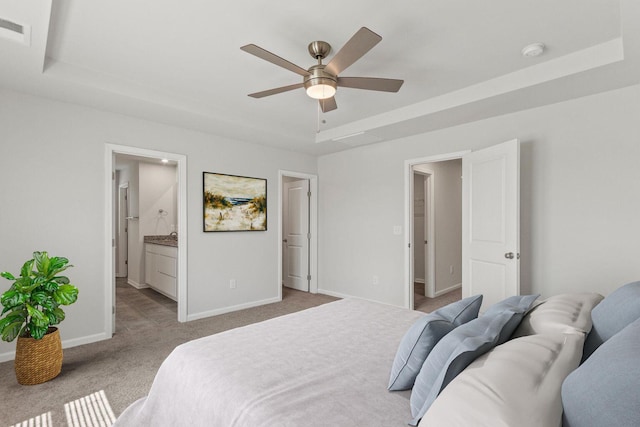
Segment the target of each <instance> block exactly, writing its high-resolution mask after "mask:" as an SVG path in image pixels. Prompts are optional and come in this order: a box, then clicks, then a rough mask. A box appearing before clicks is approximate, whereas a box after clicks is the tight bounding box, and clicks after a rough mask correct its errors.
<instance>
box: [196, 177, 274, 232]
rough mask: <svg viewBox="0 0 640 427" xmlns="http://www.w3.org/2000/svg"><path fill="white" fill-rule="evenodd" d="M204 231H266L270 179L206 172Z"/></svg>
mask: <svg viewBox="0 0 640 427" xmlns="http://www.w3.org/2000/svg"><path fill="white" fill-rule="evenodd" d="M202 182H203V190H204V191H203V193H204V198H203V203H202V204H203V207H204V231H265V230H266V229H267V180H266V179H262V178H249V177H246V176H236V175H225V174H221V173H212V172H203V173H202Z"/></svg>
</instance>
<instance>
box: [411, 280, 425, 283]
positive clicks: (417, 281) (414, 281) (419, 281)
mask: <svg viewBox="0 0 640 427" xmlns="http://www.w3.org/2000/svg"><path fill="white" fill-rule="evenodd" d="M413 283H424V279H413Z"/></svg>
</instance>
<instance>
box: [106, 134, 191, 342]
mask: <svg viewBox="0 0 640 427" xmlns="http://www.w3.org/2000/svg"><path fill="white" fill-rule="evenodd" d="M106 151H107V153H106V163H107V171H108V172H110V173H109V174H108V176H107V178H108V190H107V191H106V192H107V200H108V201H107V206H108V209H107V212H109V215H108V219H107V224H108V226H107V227H106V228H107V230H108V231H107V233H106V234H107V236H105V237H107V238H106V239H105V244H108V245H109V250H108V251H107V254H108V255H107V257H108V260H107V263H106V264H107V265H109V266H110V268H109V269H108V271H107V273H106V277H105V312H106V318H107V322H106V324H107V325H109V326H110V329H111V335H113V333H114V332H115V329H116V322H115V320H116V318H117V316H118V311H117V307H116V301H117V298H116V291H117V287H118V286H120V289H119V290H120V291H122V290H123V288H122V287H123V286H126V287H127V288H131V289H133V288H137V289H138V290H140V291H142V293H143V294H145V293H146V294H149V296H150V297H151V300H163V301H164V300H166V302H167V304H163V305H166V306H167V307H170V306H171V305H173V313H174V314H173V315H172V317H173V319H174V321H175V319H176V318H177V320H178V321H180V322H184V321H186V298H187V287H186V277H187V274H186V273H187V272H186V265H187V263H186V260H187V257H186V256H187V254H186V247H187V246H186V239H187V233H186V231H187V230H186V197H185V195H186V156H184V155H181V154H174V153H166V152H157V151H152V150H145V149H140V148H135V147H125V146H117V145H111V144H107V147H106ZM105 187H107V186H105ZM124 189H126V191H125V190H124ZM125 193H126V195H125ZM122 203H125V206H122ZM125 236H126V237H125ZM149 238H151V239H159V240H155V241H154V243H153V244H151V245H149V244H147V243H146V242H148V241H149V240H148V239H149ZM125 239H126V240H125ZM125 243H126V244H125ZM156 246H157V247H158V250H157V251H151V252H152V253H147V252H149V251H148V250H147V249H148V248H147V247H150V248H155V247H156ZM150 257H151V258H150ZM154 257H157V258H158V260H156V258H154ZM156 261H157V262H156ZM125 266H126V268H125ZM151 267H152V268H151ZM156 270H158V272H157V273H158V274H157V275H156V276H157V277H158V278H159V279H160V281H159V282H158V283H157V284H156V282H154V281H151V280H150V278H151V277H152V276H153V275H154V274H156ZM125 272H126V275H125ZM147 276H148V277H147ZM116 278H117V279H116ZM168 280H173V281H174V282H173V287H171V283H169V284H168ZM148 287H151V288H152V289H154V290H152V289H147V288H148ZM150 293H152V294H150ZM172 300H173V301H172ZM176 305H177V307H176ZM123 308H124V307H123ZM165 317H166V316H165Z"/></svg>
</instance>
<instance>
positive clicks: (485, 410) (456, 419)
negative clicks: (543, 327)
mask: <svg viewBox="0 0 640 427" xmlns="http://www.w3.org/2000/svg"><path fill="white" fill-rule="evenodd" d="M584 338H585V337H584V334H575V333H569V334H563V333H559V332H554V333H548V334H537V335H530V336H525V337H521V338H516V339H512V340H510V341H508V342H506V343H504V344H503V345H500V346H498V347H496V348H494V349H493V350H491V351H489V352H488V353H485V354H484V355H482V356H480V357H479V358H477V359H476V360H475V361H474V362H473V363H472V364H470V365H469V366H468V367H467V368H466V369H465V370H464V371H463V372H461V373H460V375H458V376H457V377H456V378H455V379H454V380H453V381H451V383H450V384H449V385H448V386H447V388H445V389H444V390H443V391H442V393H440V396H438V398H437V399H436V400H435V402H433V405H431V407H430V408H429V410H428V411H427V413H426V414H425V415H424V417H423V418H422V421H420V426H426V427H433V426H446V427H467V426H470V425H473V426H474V427H511V426H518V427H534V426H535V427H540V426H545V427H548V426H557V427H559V426H560V425H561V423H562V401H561V400H560V390H561V387H562V381H563V380H564V379H565V378H566V377H567V375H569V373H571V371H573V370H574V369H576V368H577V367H578V364H579V363H580V356H582V346H583V344H584Z"/></svg>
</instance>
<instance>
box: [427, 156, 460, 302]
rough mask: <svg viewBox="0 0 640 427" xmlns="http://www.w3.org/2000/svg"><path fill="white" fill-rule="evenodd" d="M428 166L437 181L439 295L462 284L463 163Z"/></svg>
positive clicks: (430, 164)
mask: <svg viewBox="0 0 640 427" xmlns="http://www.w3.org/2000/svg"><path fill="white" fill-rule="evenodd" d="M427 167H428V168H429V169H431V170H432V171H433V179H434V189H433V193H434V202H435V213H434V216H435V218H434V221H435V227H434V228H435V230H434V231H435V238H434V240H435V255H436V256H435V264H436V265H435V267H436V268H435V273H436V274H435V276H436V283H435V292H436V295H441V294H442V293H446V292H447V291H450V290H451V289H452V288H455V287H457V286H458V285H460V284H461V283H462V180H461V178H460V177H461V176H462V160H459V159H457V160H448V161H444V162H434V163H429V164H428V166H427ZM451 268H453V272H451Z"/></svg>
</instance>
